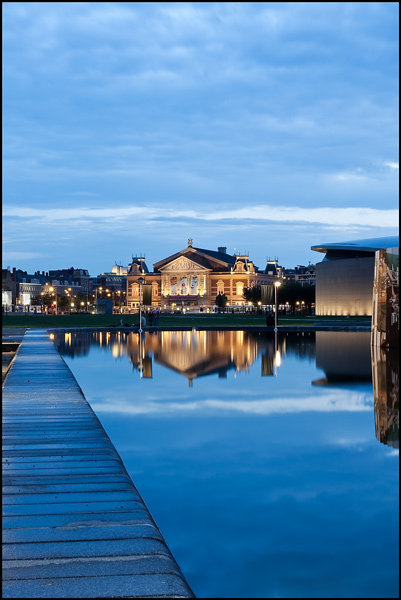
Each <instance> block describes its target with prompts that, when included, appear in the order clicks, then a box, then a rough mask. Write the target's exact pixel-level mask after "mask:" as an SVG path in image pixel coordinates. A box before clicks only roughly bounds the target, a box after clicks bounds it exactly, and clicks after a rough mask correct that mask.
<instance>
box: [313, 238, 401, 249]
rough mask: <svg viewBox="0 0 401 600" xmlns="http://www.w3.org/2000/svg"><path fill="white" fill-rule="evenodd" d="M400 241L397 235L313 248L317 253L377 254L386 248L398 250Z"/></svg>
mask: <svg viewBox="0 0 401 600" xmlns="http://www.w3.org/2000/svg"><path fill="white" fill-rule="evenodd" d="M399 244H400V241H399V237H398V236H397V235H392V236H388V237H380V238H369V239H367V240H354V241H352V242H337V243H334V244H318V245H316V246H311V250H315V251H316V252H328V251H329V250H341V251H344V250H354V251H355V250H357V251H358V252H376V250H382V249H385V248H396V247H397V246H399Z"/></svg>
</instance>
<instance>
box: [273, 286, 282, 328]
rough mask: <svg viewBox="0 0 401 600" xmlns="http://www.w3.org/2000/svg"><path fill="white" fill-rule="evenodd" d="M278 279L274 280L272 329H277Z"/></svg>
mask: <svg viewBox="0 0 401 600" xmlns="http://www.w3.org/2000/svg"><path fill="white" fill-rule="evenodd" d="M280 285H281V283H280V281H275V282H274V303H275V312H274V331H278V288H279V287H280Z"/></svg>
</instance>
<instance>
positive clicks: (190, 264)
mask: <svg viewBox="0 0 401 600" xmlns="http://www.w3.org/2000/svg"><path fill="white" fill-rule="evenodd" d="M207 270H208V269H205V267H202V266H201V265H198V264H197V263H196V262H194V261H193V260H190V259H189V258H187V257H185V256H180V257H178V258H176V259H175V260H172V261H171V262H170V263H167V265H165V266H164V267H161V269H160V271H207Z"/></svg>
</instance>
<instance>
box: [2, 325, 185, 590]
mask: <svg viewBox="0 0 401 600" xmlns="http://www.w3.org/2000/svg"><path fill="white" fill-rule="evenodd" d="M3 486H4V487H3V597H4V598H193V597H194V595H193V593H192V591H191V589H190V588H189V586H188V584H187V582H186V581H185V578H184V576H183V574H182V572H181V570H180V568H179V566H178V565H177V563H176V562H175V560H174V558H173V556H172V554H171V552H170V550H169V548H168V547H167V545H166V542H165V541H164V539H163V536H162V534H161V533H160V531H159V529H158V527H157V525H156V524H155V522H154V520H153V519H152V517H151V515H150V513H149V511H148V509H147V508H146V506H145V504H144V502H143V500H142V498H141V496H140V494H139V493H138V491H137V489H136V488H135V486H134V484H133V482H132V480H131V478H130V477H129V475H128V473H127V471H126V469H125V467H124V465H123V463H122V461H121V458H120V457H119V455H118V454H117V452H116V450H115V448H114V446H113V444H112V443H111V441H110V439H109V438H108V436H107V434H106V432H105V430H104V429H103V427H102V425H101V423H100V422H99V420H98V418H97V417H96V415H95V414H94V412H93V410H92V409H91V407H90V406H89V404H88V402H87V401H86V399H85V398H84V396H83V394H82V391H81V389H80V387H79V386H78V384H77V382H76V380H75V378H74V376H73V375H72V373H71V371H70V370H69V368H68V367H67V365H66V364H65V362H64V360H63V359H62V357H61V356H60V355H59V353H58V352H57V350H56V348H55V346H54V344H53V342H52V341H51V340H50V339H49V335H48V333H47V332H46V331H45V330H38V329H36V330H30V331H28V332H27V333H26V334H25V336H24V339H23V341H22V344H21V346H20V349H19V351H18V354H17V356H16V358H15V360H14V362H13V365H12V367H11V369H10V371H9V373H8V375H7V378H6V380H5V382H4V386H3Z"/></svg>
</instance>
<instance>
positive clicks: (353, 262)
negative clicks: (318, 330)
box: [311, 236, 399, 316]
mask: <svg viewBox="0 0 401 600" xmlns="http://www.w3.org/2000/svg"><path fill="white" fill-rule="evenodd" d="M398 245H399V241H398V237H397V236H392V237H382V238H374V239H367V240H356V241H352V242H340V243H334V244H322V245H318V246H312V248H311V249H312V250H315V251H316V252H324V253H325V257H324V259H323V261H322V262H320V263H317V264H316V315H340V316H355V315H365V316H371V315H372V302H373V279H374V268H375V253H376V252H377V251H378V250H382V249H385V248H392V247H396V246H398Z"/></svg>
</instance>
